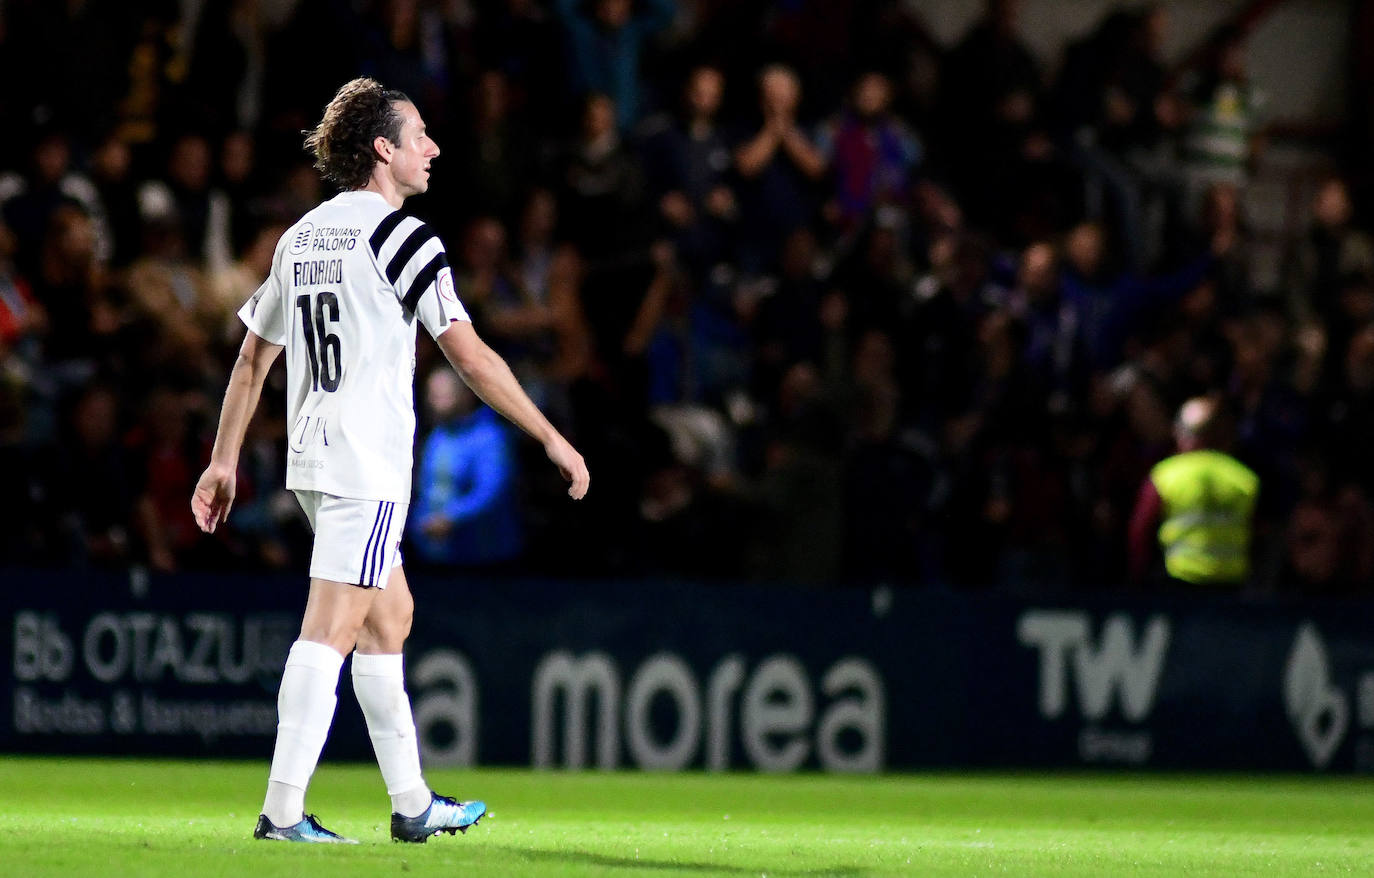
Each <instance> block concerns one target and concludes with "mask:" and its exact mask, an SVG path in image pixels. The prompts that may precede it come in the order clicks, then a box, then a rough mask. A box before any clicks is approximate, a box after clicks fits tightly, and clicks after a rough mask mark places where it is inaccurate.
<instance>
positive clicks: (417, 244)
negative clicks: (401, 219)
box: [386, 223, 439, 283]
mask: <svg viewBox="0 0 1374 878" xmlns="http://www.w3.org/2000/svg"><path fill="white" fill-rule="evenodd" d="M437 237H439V233H438V232H436V231H434V230H433V229H431V228H430V227H429V226H427V225H424V224H423V223H422V224H421V225H420V227H419V228H418V229H416V230H415V231H413V232H411V233H410V235H409V236H408V237H407V238H406V239H405V241H404V242H403V243H402V244H401V249H399V250H397V251H396V255H395V256H393V257H391V262H390V263H389V264H388V265H387V267H386V279H387V280H389V281H391V282H392V283H396V279H397V278H398V277H400V276H401V272H403V271H405V268H406V265H407V264H408V263H409V262H410V259H411V257H412V256H414V255H415V254H416V253H418V252H420V248H421V247H423V246H425V242H426V241H428V240H429V239H430V238H437Z"/></svg>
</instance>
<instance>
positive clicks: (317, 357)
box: [239, 190, 468, 503]
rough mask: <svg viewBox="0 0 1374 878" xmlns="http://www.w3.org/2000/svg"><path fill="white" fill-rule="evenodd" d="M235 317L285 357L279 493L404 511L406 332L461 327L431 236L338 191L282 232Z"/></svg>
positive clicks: (381, 206) (382, 203)
mask: <svg viewBox="0 0 1374 878" xmlns="http://www.w3.org/2000/svg"><path fill="white" fill-rule="evenodd" d="M239 318H240V319H241V320H243V322H244V324H245V325H246V326H247V327H248V328H249V329H251V330H252V331H253V332H255V333H257V334H258V335H259V336H261V337H262V338H263V339H264V340H266V341H269V342H272V343H273V344H279V345H284V346H285V348H286V376H287V377H286V381H287V390H286V392H287V419H288V423H289V424H290V425H291V426H290V429H291V433H290V435H289V437H288V441H287V453H286V487H287V488H290V489H292V490H306V491H320V492H322V493H325V494H333V495H334V496H336V497H352V498H356V499H360V500H391V501H395V502H398V503H409V502H410V478H411V466H412V460H411V456H412V453H413V452H412V449H413V447H414V441H415V399H414V380H415V321H416V319H417V318H418V319H419V321H420V322H421V323H423V324H424V325H425V329H426V330H428V331H429V334H430V335H432V336H434V337H436V338H437V337H438V336H439V335H440V334H441V333H443V332H444V330H446V329H448V328H449V326H450V325H451V324H453V323H456V322H458V321H460V320H467V319H468V315H467V311H466V310H464V308H463V305H462V303H461V302H459V301H458V296H457V293H456V292H455V290H454V286H453V272H452V271H451V270H450V269H449V265H448V258H447V256H446V255H445V253H444V245H443V242H441V241H440V240H439V237H438V235H437V234H436V233H435V232H434V230H433V229H431V228H430V227H429V226H427V225H425V224H424V223H422V222H420V221H419V220H418V219H415V218H414V217H412V216H407V215H406V214H405V213H403V212H401V211H399V210H394V209H392V207H391V205H389V204H387V202H386V200H385V199H384V198H382V196H380V195H378V194H376V193H375V192H366V191H361V190H360V191H354V192H344V193H342V194H340V195H338V196H336V197H334V198H332V199H330V200H329V201H326V202H325V203H323V204H321V205H320V206H319V207H317V208H315V209H314V210H312V211H310V212H309V213H307V214H306V215H305V216H303V217H301V219H300V220H299V221H298V222H297V223H296V224H295V225H294V226H292V227H291V228H290V229H288V230H287V232H286V234H285V235H283V236H282V239H281V241H279V242H278V243H277V251H276V255H275V256H274V257H273V260H272V273H271V275H269V276H268V278H267V280H266V281H264V282H263V284H262V286H261V287H259V288H258V291H257V292H256V293H254V294H253V297H252V298H251V299H249V300H248V302H247V303H246V304H244V306H243V308H242V309H240V310H239Z"/></svg>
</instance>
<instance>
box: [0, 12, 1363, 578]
mask: <svg viewBox="0 0 1374 878" xmlns="http://www.w3.org/2000/svg"><path fill="white" fill-rule="evenodd" d="M0 9H3V18H2V19H0V68H2V69H3V73H4V77H3V78H4V81H5V82H7V83H11V87H9V88H7V89H6V90H5V91H4V93H3V94H0V125H3V126H4V130H6V131H7V132H9V136H8V137H6V138H4V139H3V142H0V168H3V169H5V172H4V173H3V175H0V217H2V218H3V224H2V225H0V492H3V497H2V498H0V500H3V502H0V509H2V510H3V512H0V515H3V516H4V517H5V519H6V520H5V523H4V527H0V543H3V549H4V555H3V557H4V558H5V560H6V562H7V563H18V564H38V565H70V566H85V565H93V566H125V565H130V564H143V565H148V566H150V567H152V568H154V569H158V570H196V569H211V568H213V569H240V570H261V569H265V568H283V569H289V570H296V571H303V570H304V569H305V566H306V563H305V559H306V558H308V552H309V533H308V527H307V525H306V523H305V520H304V517H303V516H302V515H301V513H300V511H299V509H298V507H297V506H296V503H295V500H294V498H292V497H291V495H290V494H288V493H287V492H285V490H284V488H283V465H284V452H283V446H284V443H285V442H286V441H287V434H288V431H289V425H287V424H286V422H285V420H286V418H285V410H284V405H285V403H284V398H283V394H282V376H281V375H280V374H277V375H275V376H274V377H273V378H272V379H270V380H269V387H268V390H267V391H266V392H265V393H264V400H263V403H262V405H261V407H260V409H259V412H258V415H257V417H256V418H255V419H254V421H253V423H252V425H251V427H250V430H249V435H248V439H247V442H246V444H245V447H244V452H243V455H242V466H241V471H240V474H239V480H238V499H237V502H236V504H235V507H234V512H233V515H232V517H231V519H230V521H229V527H228V528H227V529H221V532H220V533H218V534H216V535H215V536H214V537H206V536H204V535H202V534H200V533H199V532H198V531H197V529H196V528H195V526H194V524H193V522H192V519H191V516H190V512H189V498H190V495H191V489H192V486H193V484H194V481H195V479H196V478H197V476H198V474H199V472H200V470H201V469H202V467H203V466H204V463H205V462H206V460H207V458H208V450H209V449H208V443H209V441H210V440H211V439H212V438H213V435H214V428H215V419H216V417H217V414H218V410H219V403H220V397H221V394H222V393H223V388H224V385H225V381H226V378H227V374H228V370H229V367H230V366H231V364H232V362H233V358H234V353H235V351H236V349H237V345H238V343H239V341H240V339H241V338H242V333H243V330H242V327H241V325H240V324H239V322H238V321H237V319H236V318H235V316H234V312H235V311H236V310H237V308H238V307H239V306H240V304H241V303H242V302H243V301H244V300H246V299H247V298H248V296H249V295H250V294H251V293H252V291H253V290H254V289H255V288H256V286H257V285H258V283H260V281H261V280H262V278H263V277H265V275H266V273H267V271H268V269H269V266H270V263H271V258H272V253H273V249H274V246H275V244H276V241H277V239H278V238H279V237H280V235H281V234H282V232H283V231H284V229H285V228H286V227H287V225H289V224H290V223H292V222H294V221H295V219H296V218H297V217H299V215H300V214H301V213H303V212H304V211H306V210H308V209H310V208H311V207H313V206H314V205H315V204H317V203H318V202H319V201H320V200H322V199H324V198H327V197H329V196H330V194H331V193H330V192H328V191H326V190H324V189H323V188H322V184H321V183H320V181H319V179H318V177H317V175H316V173H315V172H314V171H313V170H312V168H311V166H310V160H309V157H308V156H306V155H305V153H304V152H303V151H302V149H301V145H300V143H301V130H302V129H303V128H307V127H309V126H311V125H312V124H313V123H314V122H315V121H316V119H317V117H318V114H319V112H320V110H321V108H322V107H323V106H324V104H325V103H326V102H327V101H328V99H329V97H330V95H331V94H332V93H333V91H334V90H335V89H336V88H337V87H338V86H339V85H340V84H342V83H343V82H345V81H346V80H348V79H350V78H352V77H353V76H356V75H359V74H368V75H372V76H374V77H376V78H377V79H379V80H381V81H382V82H383V83H384V84H385V85H386V86H388V87H390V88H398V89H401V90H403V91H405V92H406V93H408V94H409V95H410V96H411V97H412V99H413V100H414V101H415V102H416V104H417V106H418V107H419V109H420V111H421V113H422V115H423V116H424V117H425V119H426V121H427V122H428V124H429V129H430V132H431V134H432V135H433V136H434V138H435V140H436V141H437V142H438V144H439V145H440V147H441V148H442V150H443V153H442V155H441V157H440V158H439V159H438V160H437V161H436V163H435V166H434V176H433V185H432V188H431V190H430V192H429V194H427V195H425V196H423V197H420V198H416V199H412V200H411V201H410V202H409V203H408V204H407V209H408V210H411V211H412V212H414V213H416V214H417V215H419V216H421V217H423V218H425V219H426V220H428V221H430V222H432V223H433V224H435V225H436V226H437V227H438V228H439V229H440V231H441V233H442V236H443V238H444V240H445V241H446V242H447V245H448V248H449V258H450V260H451V262H452V263H453V265H454V268H455V276H456V278H457V280H458V284H459V296H460V298H461V299H462V300H463V302H464V303H465V304H466V305H467V307H468V309H469V311H470V312H471V314H472V316H473V320H474V323H475V324H476V326H477V328H478V331H479V332H480V333H481V334H482V335H483V336H484V337H485V338H487V339H488V340H489V341H490V342H491V343H492V344H493V346H494V347H495V348H496V349H497V350H498V351H500V352H501V353H502V354H503V355H504V356H505V357H506V358H507V359H508V360H509V362H510V363H511V365H512V367H513V368H514V369H515V371H516V373H517V375H518V376H519V377H520V378H521V380H522V381H523V382H524V383H525V385H526V386H527V387H528V389H529V390H530V393H531V395H532V396H533V397H534V398H535V399H536V401H537V402H538V403H539V404H540V405H541V407H542V408H544V410H545V411H546V412H547V413H548V414H549V415H550V417H551V418H552V419H553V420H554V421H555V422H556V423H557V424H558V425H559V426H560V427H561V428H562V429H564V430H565V432H566V433H567V434H568V435H569V437H570V438H571V439H572V440H573V442H574V443H575V444H576V445H577V446H578V447H579V449H580V450H581V451H582V452H583V453H584V454H585V456H586V458H587V460H588V463H589V465H590V468H591V471H592V474H593V480H592V489H591V493H590V494H589V496H588V498H587V500H586V501H584V502H583V503H581V504H576V505H574V504H571V503H569V502H567V500H566V498H565V497H563V494H562V491H563V488H562V486H561V485H560V484H558V483H557V480H556V479H554V478H552V477H550V474H549V472H548V470H547V464H546V463H543V462H542V461H540V460H539V456H540V450H539V449H538V447H537V446H535V445H534V444H533V443H530V442H528V441H526V440H523V439H522V438H521V437H519V436H515V435H512V434H511V432H510V430H509V429H508V428H507V427H506V426H504V425H503V424H502V422H500V421H499V419H496V418H494V417H493V416H492V415H491V414H490V413H489V412H486V411H485V410H483V409H479V408H477V407H476V406H475V403H474V401H473V400H472V398H471V395H470V394H469V393H468V392H467V391H466V389H465V388H463V387H462V386H461V384H460V383H459V382H457V381H455V380H453V379H452V378H451V377H449V376H446V375H445V374H444V372H445V369H446V367H445V366H443V364H442V363H441V362H440V359H441V358H440V357H439V355H438V353H437V349H435V348H434V347H433V345H431V344H429V343H428V340H427V339H425V338H423V335H424V334H423V333H421V336H422V339H421V341H422V344H421V348H420V355H419V360H418V369H417V382H416V400H417V407H418V408H419V410H420V412H421V430H420V433H419V435H418V436H417V479H416V483H417V496H416V499H415V503H414V504H413V505H412V508H411V516H410V523H409V526H408V527H409V541H408V544H407V548H406V552H407V556H406V557H407V560H408V562H409V563H411V564H414V565H423V566H427V567H431V568H434V569H438V570H445V571H447V570H455V569H466V570H473V569H476V570H481V571H484V572H492V573H510V574H534V575H542V574H555V575H574V576H630V577H665V576H666V577H691V578H711V579H725V580H767V581H785V582H800V583H813V584H817V585H869V584H874V583H893V584H915V585H920V584H951V585H956V586H970V587H982V586H999V585H1000V586H1011V587H1018V588H1028V589H1037V588H1044V589H1054V588H1074V587H1083V588H1096V587H1102V586H1112V585H1117V584H1121V583H1124V582H1126V581H1127V580H1128V578H1129V575H1128V564H1127V558H1126V555H1127V551H1126V542H1127V539H1126V532H1127V526H1128V523H1129V520H1130V517H1131V512H1132V507H1133V504H1134V502H1135V498H1136V495H1137V492H1138V491H1139V489H1140V486H1141V484H1142V481H1143V480H1144V479H1145V478H1146V476H1147V474H1148V472H1149V469H1150V467H1151V466H1152V465H1153V464H1154V463H1155V462H1157V461H1159V460H1160V459H1161V458H1163V457H1165V456H1167V455H1168V454H1170V453H1172V451H1173V444H1172V431H1171V428H1172V424H1173V420H1174V415H1175V412H1176V411H1177V409H1178V407H1179V405H1180V404H1181V403H1182V402H1183V401H1184V400H1186V399H1188V398H1190V397H1194V396H1198V395H1211V396H1213V397H1215V398H1217V399H1220V400H1221V401H1222V402H1223V404H1224V405H1225V407H1226V409H1227V410H1228V412H1229V413H1230V419H1231V423H1232V424H1233V425H1234V428H1235V429H1234V430H1233V431H1232V432H1233V438H1234V442H1233V444H1232V453H1233V454H1235V456H1236V457H1238V458H1239V459H1240V460H1242V461H1244V462H1245V463H1246V464H1248V465H1249V466H1250V467H1251V468H1253V469H1254V471H1255V472H1256V473H1258V474H1259V476H1260V484H1261V488H1260V503H1259V511H1258V514H1257V520H1256V524H1255V528H1256V541H1255V542H1256V552H1257V558H1256V565H1255V570H1256V573H1255V582H1254V583H1253V584H1252V585H1253V587H1255V588H1260V589H1269V590H1280V591H1289V592H1297V593H1347V592H1351V591H1358V590H1364V589H1366V588H1367V587H1368V585H1369V584H1370V582H1371V576H1374V506H1371V497H1374V457H1371V456H1370V455H1369V454H1368V449H1369V448H1371V447H1374V405H1371V402H1374V399H1372V397H1374V242H1372V241H1371V239H1370V237H1369V235H1368V234H1366V232H1365V231H1363V230H1362V229H1361V228H1359V227H1358V221H1357V211H1356V205H1355V204H1354V201H1353V199H1352V196H1351V192H1350V189H1349V186H1348V185H1347V183H1346V181H1345V180H1344V179H1343V178H1342V176H1341V174H1340V170H1341V169H1340V168H1339V166H1336V165H1333V167H1332V173H1331V175H1330V177H1329V178H1327V179H1325V180H1324V181H1322V182H1321V183H1320V185H1318V186H1316V187H1314V189H1315V192H1316V195H1315V199H1314V200H1313V201H1312V203H1311V205H1310V210H1309V211H1308V213H1310V220H1309V221H1308V225H1307V227H1306V228H1305V229H1303V230H1302V231H1301V233H1300V234H1298V235H1295V236H1293V239H1292V240H1290V241H1288V242H1286V244H1287V256H1286V258H1285V259H1284V266H1283V271H1282V273H1281V281H1280V282H1279V283H1278V285H1277V286H1272V287H1270V288H1258V287H1257V285H1256V284H1255V283H1254V282H1253V281H1252V275H1253V273H1254V272H1253V266H1254V248H1255V246H1256V243H1255V240H1254V234H1253V232H1252V230H1251V227H1250V224H1249V223H1248V222H1247V219H1246V215H1245V209H1244V205H1245V202H1246V199H1245V195H1246V187H1247V182H1248V180H1249V179H1250V175H1251V173H1252V171H1253V169H1254V167H1255V160H1256V149H1257V148H1258V147H1259V144H1260V142H1261V138H1260V136H1259V135H1260V134H1261V131H1262V123H1263V121H1264V117H1263V100H1262V98H1263V96H1262V95H1261V94H1259V93H1258V92H1257V90H1256V89H1255V88H1254V87H1253V84H1252V82H1251V80H1250V77H1249V75H1248V72H1247V70H1246V66H1245V51H1244V49H1245V34H1244V32H1243V31H1241V30H1237V29H1222V30H1220V31H1218V32H1217V33H1215V34H1213V35H1212V37H1211V38H1210V40H1209V41H1208V43H1207V45H1206V46H1205V48H1204V51H1202V52H1201V53H1200V54H1199V55H1198V58H1197V63H1196V64H1194V65H1192V66H1191V67H1189V68H1188V69H1185V70H1178V69H1175V68H1172V67H1170V66H1169V65H1168V64H1166V63H1165V61H1164V60H1163V58H1162V55H1161V46H1162V44H1163V41H1164V39H1165V36H1166V34H1167V32H1168V28H1169V27H1170V22H1169V18H1168V13H1167V9H1166V8H1164V7H1161V6H1149V5H1146V6H1138V5H1133V6H1130V7H1129V8H1127V7H1123V8H1121V9H1118V10H1114V11H1111V12H1109V14H1107V15H1106V16H1105V17H1104V18H1103V20H1102V21H1101V22H1099V23H1097V24H1096V26H1095V27H1093V28H1092V29H1091V30H1090V32H1088V33H1087V34H1086V35H1085V36H1083V37H1082V38H1080V39H1077V40H1075V41H1074V42H1072V43H1071V44H1070V45H1069V46H1068V47H1067V48H1066V49H1065V51H1064V53H1063V55H1062V57H1060V58H1055V59H1039V58H1037V57H1035V56H1034V55H1033V54H1032V52H1031V51H1030V50H1029V49H1028V48H1027V46H1026V45H1025V43H1024V41H1023V39H1022V38H1021V37H1020V36H1019V28H1020V22H1019V21H1018V11H1019V10H1018V4H1017V3H1016V2H1015V0H992V2H988V3H987V4H986V8H985V10H984V14H983V17H982V18H981V19H980V20H979V21H977V22H976V23H975V24H974V25H973V26H972V27H971V28H970V29H969V30H968V31H967V32H966V33H965V34H964V35H963V36H962V37H961V38H960V39H959V40H958V41H957V43H956V44H954V45H942V44H940V42H939V41H937V40H936V39H934V38H933V37H932V36H931V34H930V32H929V30H928V29H927V27H926V26H925V25H924V23H923V22H922V20H921V18H920V15H919V13H918V12H915V11H913V4H908V3H905V2H900V0H748V2H740V0H695V2H687V0H548V2H539V0H370V2H369V0H353V2H348V0H332V2H331V0H198V2H197V0H185V2H177V0H130V2H124V3H112V2H95V0H89V2H82V0H63V2H49V0H9V2H7V3H5V4H3V6H0ZM54 35H60V38H59V37H55V36H54ZM855 47H863V49H862V51H858V50H856V48H855ZM51 71H58V72H57V73H53V72H51ZM278 368H279V369H280V367H278ZM226 531H227V532H226Z"/></svg>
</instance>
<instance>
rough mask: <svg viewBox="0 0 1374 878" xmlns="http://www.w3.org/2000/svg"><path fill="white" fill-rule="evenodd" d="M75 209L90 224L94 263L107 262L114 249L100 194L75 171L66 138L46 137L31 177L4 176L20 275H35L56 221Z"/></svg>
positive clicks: (2, 205) (1, 204)
mask: <svg viewBox="0 0 1374 878" xmlns="http://www.w3.org/2000/svg"><path fill="white" fill-rule="evenodd" d="M73 204H74V205H76V206H77V207H79V208H80V209H81V210H82V211H83V212H84V213H85V214H86V216H87V217H89V218H90V221H91V233H92V235H94V239H93V240H92V242H91V245H92V247H93V248H94V255H95V258H96V259H98V260H100V261H101V262H108V260H109V256H110V252H111V249H112V247H111V239H110V231H109V227H108V225H107V224H106V221H105V207H104V205H103V204H101V201H100V193H99V191H98V190H97V189H96V187H95V185H94V184H93V183H91V181H90V180H89V179H87V178H86V177H85V176H84V175H82V174H80V173H78V172H76V171H74V170H73V169H72V166H71V144H70V142H69V141H68V139H67V135H66V134H64V133H63V132H61V131H57V130H52V131H48V132H47V133H45V134H43V135H42V136H41V137H40V138H39V139H38V141H37V143H36V144H35V145H34V149H33V170H32V172H31V173H30V174H29V175H28V176H27V177H25V176H21V175H19V174H16V173H13V172H10V173H6V174H3V175H0V212H3V216H4V221H5V223H6V224H7V225H8V226H9V227H10V230H11V231H12V232H13V233H14V235H15V237H16V238H17V239H18V246H19V250H18V254H19V263H18V264H19V270H20V271H21V272H22V273H24V274H27V275H30V276H33V275H35V274H36V273H37V272H36V269H37V265H38V255H39V254H40V253H41V252H42V249H43V238H44V236H45V235H46V234H47V233H48V228H49V227H50V225H51V224H52V220H53V215H54V214H55V213H56V212H57V211H58V209H59V208H61V207H63V206H64V205H73Z"/></svg>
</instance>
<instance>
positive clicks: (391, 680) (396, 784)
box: [353, 565, 430, 817]
mask: <svg viewBox="0 0 1374 878" xmlns="http://www.w3.org/2000/svg"><path fill="white" fill-rule="evenodd" d="M414 612H415V601H414V599H413V598H412V597H411V594H410V584H409V583H408V582H407V581H406V576H405V571H404V569H403V568H402V567H400V566H399V565H398V566H396V567H394V568H393V569H392V571H391V577H390V578H389V579H388V580H387V584H386V588H385V589H383V590H382V592H381V594H379V595H378V596H377V600H376V601H374V602H373V604H372V607H371V610H370V611H369V612H368V615H367V618H366V619H364V620H363V625H362V630H361V631H359V632H358V648H357V651H356V652H354V653H353V692H354V694H356V695H357V696H358V704H359V705H360V706H361V707H362V709H363V716H364V717H365V718H366V719H367V732H368V736H369V737H371V738H372V749H373V751H374V752H375V753H376V754H377V765H378V766H379V767H380V768H381V770H382V779H383V780H384V781H385V782H386V791H387V794H388V795H390V796H391V810H392V811H395V812H396V813H398V814H402V815H404V816H406V817H414V816H416V815H418V814H421V813H423V812H424V810H425V809H426V808H428V807H429V800H430V795H429V787H428V786H427V785H426V784H425V781H424V778H423V776H422V775H421V774H420V749H419V744H418V742H417V740H416V737H415V719H414V717H413V716H412V714H411V709H410V697H409V696H408V695H407V694H406V689H405V669H404V666H403V659H402V650H403V649H404V648H405V642H406V638H407V637H409V636H410V622H411V618H412V616H413V615H414Z"/></svg>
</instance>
